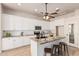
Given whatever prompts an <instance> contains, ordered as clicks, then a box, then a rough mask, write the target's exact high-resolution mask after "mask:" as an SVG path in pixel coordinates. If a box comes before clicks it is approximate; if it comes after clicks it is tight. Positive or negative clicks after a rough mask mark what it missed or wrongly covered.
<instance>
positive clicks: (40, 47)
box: [31, 36, 65, 56]
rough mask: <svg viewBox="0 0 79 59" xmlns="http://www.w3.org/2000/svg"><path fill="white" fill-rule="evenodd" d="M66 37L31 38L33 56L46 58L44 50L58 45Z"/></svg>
mask: <svg viewBox="0 0 79 59" xmlns="http://www.w3.org/2000/svg"><path fill="white" fill-rule="evenodd" d="M64 38H65V37H61V36H60V37H58V36H57V37H47V38H40V39H37V38H35V37H34V38H31V55H32V56H44V48H46V47H47V48H51V47H52V46H53V44H58V43H59V42H60V41H61V40H62V39H64Z"/></svg>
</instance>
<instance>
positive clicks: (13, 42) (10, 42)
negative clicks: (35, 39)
mask: <svg viewBox="0 0 79 59" xmlns="http://www.w3.org/2000/svg"><path fill="white" fill-rule="evenodd" d="M29 44H30V38H29V37H27V36H26V37H9V38H3V39H2V50H9V49H13V48H17V47H21V46H25V45H29Z"/></svg>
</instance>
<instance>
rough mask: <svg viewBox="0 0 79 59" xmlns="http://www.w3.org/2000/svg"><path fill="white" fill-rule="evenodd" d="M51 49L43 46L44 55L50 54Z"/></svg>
mask: <svg viewBox="0 0 79 59" xmlns="http://www.w3.org/2000/svg"><path fill="white" fill-rule="evenodd" d="M51 51H52V49H51V48H44V53H45V56H46V54H47V53H50V55H51Z"/></svg>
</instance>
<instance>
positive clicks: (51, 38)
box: [31, 36, 65, 44]
mask: <svg viewBox="0 0 79 59" xmlns="http://www.w3.org/2000/svg"><path fill="white" fill-rule="evenodd" d="M64 38H65V37H64V36H56V37H47V38H40V39H37V38H35V37H32V38H31V39H32V40H34V41H36V42H37V43H40V44H45V43H49V42H53V41H55V40H60V39H64Z"/></svg>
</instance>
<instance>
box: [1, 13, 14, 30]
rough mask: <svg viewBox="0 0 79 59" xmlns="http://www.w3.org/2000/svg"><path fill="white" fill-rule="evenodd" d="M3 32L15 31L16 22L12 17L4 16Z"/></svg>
mask: <svg viewBox="0 0 79 59" xmlns="http://www.w3.org/2000/svg"><path fill="white" fill-rule="evenodd" d="M2 19H3V20H2V30H14V29H15V28H14V20H13V17H12V16H11V15H6V14H3V16H2Z"/></svg>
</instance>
